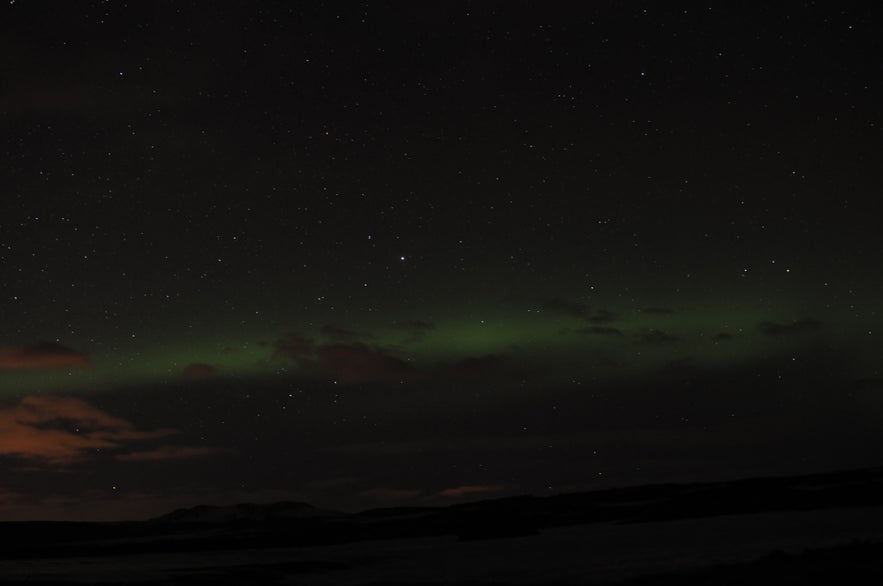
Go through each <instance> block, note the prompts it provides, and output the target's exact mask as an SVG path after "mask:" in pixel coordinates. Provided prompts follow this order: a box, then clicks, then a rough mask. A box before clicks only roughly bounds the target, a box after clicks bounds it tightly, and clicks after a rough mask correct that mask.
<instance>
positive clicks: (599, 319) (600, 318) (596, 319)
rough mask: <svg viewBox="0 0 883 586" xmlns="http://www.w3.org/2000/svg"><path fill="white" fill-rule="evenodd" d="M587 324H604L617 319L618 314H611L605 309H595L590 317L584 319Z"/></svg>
mask: <svg viewBox="0 0 883 586" xmlns="http://www.w3.org/2000/svg"><path fill="white" fill-rule="evenodd" d="M585 319H586V321H587V322H590V323H593V324H606V323H610V322H612V321H616V320H617V319H619V314H616V313H613V312H612V311H608V310H606V309H597V310H595V312H594V313H592V314H591V315H587V316H586V317H585Z"/></svg>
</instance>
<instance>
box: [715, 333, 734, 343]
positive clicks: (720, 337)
mask: <svg viewBox="0 0 883 586" xmlns="http://www.w3.org/2000/svg"><path fill="white" fill-rule="evenodd" d="M711 339H712V340H714V341H715V342H729V341H730V340H732V339H733V334H728V333H726V332H721V333H719V334H715V335H714V336H713V337H712V338H711Z"/></svg>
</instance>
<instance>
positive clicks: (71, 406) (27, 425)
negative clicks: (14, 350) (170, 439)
mask: <svg viewBox="0 0 883 586" xmlns="http://www.w3.org/2000/svg"><path fill="white" fill-rule="evenodd" d="M174 433H176V431H175V430H172V429H157V430H153V431H139V430H137V429H136V428H135V426H134V425H133V424H132V423H130V422H129V421H126V420H125V419H121V418H119V417H115V416H113V415H111V414H109V413H107V412H106V411H102V410H101V409H98V408H97V407H94V406H92V405H90V404H89V403H87V402H85V401H83V400H81V399H73V398H65V397H55V396H46V395H43V396H36V395H30V396H27V397H25V398H23V399H22V400H21V401H20V402H19V403H18V404H17V405H14V406H12V407H7V408H5V409H0V456H15V457H18V458H24V459H27V460H37V461H42V462H46V463H50V464H67V463H71V462H76V461H78V460H81V459H83V458H84V457H85V456H86V454H87V453H88V452H90V451H92V450H99V449H109V450H113V449H118V448H120V447H122V446H123V445H125V443H126V442H130V441H138V440H146V439H154V438H160V437H166V436H169V435H172V434H174Z"/></svg>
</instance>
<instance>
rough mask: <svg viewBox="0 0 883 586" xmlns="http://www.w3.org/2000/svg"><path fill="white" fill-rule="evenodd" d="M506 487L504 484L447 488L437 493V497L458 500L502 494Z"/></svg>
mask: <svg viewBox="0 0 883 586" xmlns="http://www.w3.org/2000/svg"><path fill="white" fill-rule="evenodd" d="M504 488H505V486H503V485H502V484H469V485H466V486H456V487H454V488H446V489H444V490H441V491H439V492H438V493H436V496H440V497H446V498H456V497H462V496H467V495H473V494H487V493H493V492H500V491H501V490H503V489H504Z"/></svg>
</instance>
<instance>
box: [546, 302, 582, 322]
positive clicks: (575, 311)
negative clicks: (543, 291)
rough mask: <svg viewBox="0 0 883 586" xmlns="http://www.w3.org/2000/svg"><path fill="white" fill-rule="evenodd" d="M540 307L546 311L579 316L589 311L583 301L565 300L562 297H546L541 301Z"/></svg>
mask: <svg viewBox="0 0 883 586" xmlns="http://www.w3.org/2000/svg"><path fill="white" fill-rule="evenodd" d="M542 307H543V309H545V310H546V311H551V312H553V313H560V314H563V315H570V316H573V317H579V318H584V317H586V314H587V313H588V311H589V309H588V307H586V305H585V304H583V303H576V302H572V301H566V300H564V299H548V300H546V301H544V302H543V305H542Z"/></svg>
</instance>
